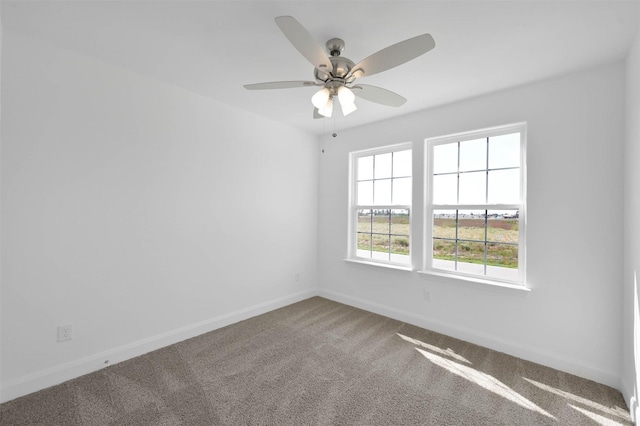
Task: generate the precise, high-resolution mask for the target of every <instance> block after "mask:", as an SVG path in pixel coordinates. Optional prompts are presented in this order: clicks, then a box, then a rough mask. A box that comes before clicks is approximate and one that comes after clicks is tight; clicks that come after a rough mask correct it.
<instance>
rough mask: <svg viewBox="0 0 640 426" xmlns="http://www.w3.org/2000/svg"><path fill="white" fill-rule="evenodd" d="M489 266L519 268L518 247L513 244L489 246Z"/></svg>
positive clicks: (492, 244)
mask: <svg viewBox="0 0 640 426" xmlns="http://www.w3.org/2000/svg"><path fill="white" fill-rule="evenodd" d="M487 265H490V266H501V267H504V268H518V246H517V245H511V244H496V243H489V244H487Z"/></svg>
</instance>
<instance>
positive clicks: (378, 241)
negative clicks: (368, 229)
mask: <svg viewBox="0 0 640 426" xmlns="http://www.w3.org/2000/svg"><path fill="white" fill-rule="evenodd" d="M372 238H373V253H372V255H371V257H372V258H374V259H380V260H389V242H390V237H389V234H387V235H381V234H373V235H372Z"/></svg>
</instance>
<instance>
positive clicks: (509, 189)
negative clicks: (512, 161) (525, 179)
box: [488, 169, 520, 204]
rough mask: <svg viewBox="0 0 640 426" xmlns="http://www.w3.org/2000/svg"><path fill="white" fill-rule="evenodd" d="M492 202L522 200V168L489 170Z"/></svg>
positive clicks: (507, 202)
mask: <svg viewBox="0 0 640 426" xmlns="http://www.w3.org/2000/svg"><path fill="white" fill-rule="evenodd" d="M488 179H489V199H488V202H489V203H490V204H516V203H519V202H520V169H508V170H493V171H490V172H489V177H488Z"/></svg>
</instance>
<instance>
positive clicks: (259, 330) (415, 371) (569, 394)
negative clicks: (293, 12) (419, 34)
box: [0, 297, 631, 426]
mask: <svg viewBox="0 0 640 426" xmlns="http://www.w3.org/2000/svg"><path fill="white" fill-rule="evenodd" d="M0 424H2V425H65V426H67V425H315V424H319V425H389V424H399V425H411V424H413V425H547V424H549V425H557V424H560V425H590V424H594V425H608V424H611V425H617V424H623V425H630V424H631V421H630V418H629V414H628V410H627V408H626V406H625V403H624V400H623V398H622V396H621V395H620V393H619V392H618V391H616V390H614V389H611V388H609V387H607V386H604V385H600V384H597V383H594V382H592V381H589V380H585V379H581V378H578V377H575V376H572V375H570V374H566V373H562V372H558V371H555V370H552V369H550V368H546V367H542V366H540V365H537V364H533V363H531V362H527V361H523V360H521V359H518V358H514V357H511V356H508V355H505V354H502V353H498V352H495V351H491V350H488V349H485V348H482V347H479V346H476V345H473V344H470V343H467V342H463V341H460V340H456V339H453V338H450V337H446V336H443V335H441V334H437V333H434V332H431V331H427V330H424V329H421V328H418V327H414V326H411V325H408V324H405V323H402V322H399V321H395V320H392V319H389V318H385V317H382V316H379V315H375V314H372V313H369V312H366V311H362V310H359V309H355V308H352V307H349V306H345V305H342V304H339V303H336V302H332V301H329V300H326V299H323V298H320V297H314V298H311V299H308V300H305V301H303V302H300V303H296V304H293V305H290V306H287V307H285V308H282V309H278V310H276V311H273V312H270V313H268V314H265V315H261V316H258V317H255V318H252V319H249V320H247V321H242V322H240V323H237V324H234V325H231V326H229V327H225V328H223V329H220V330H216V331H213V332H211V333H207V334H204V335H202V336H199V337H196V338H193V339H190V340H187V341H184V342H181V343H178V344H176V345H173V346H169V347H167V348H163V349H160V350H158V351H155V352H151V353H149V354H146V355H144V356H141V357H138V358H135V359H132V360H129V361H126V362H122V363H120V364H117V365H113V366H111V367H108V368H105V369H103V370H101V371H98V372H95V373H92V374H89V375H87V376H83V377H80V378H78V379H74V380H71V381H69V382H66V383H63V384H61V385H58V386H55V387H52V388H49V389H46V390H43V391H40V392H37V393H34V394H31V395H27V396H25V397H22V398H19V399H16V400H14V401H10V402H8V403H5V404H2V405H1V406H0Z"/></svg>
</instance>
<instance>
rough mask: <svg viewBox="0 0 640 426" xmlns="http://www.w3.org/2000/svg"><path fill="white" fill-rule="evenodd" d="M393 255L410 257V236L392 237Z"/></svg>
mask: <svg viewBox="0 0 640 426" xmlns="http://www.w3.org/2000/svg"><path fill="white" fill-rule="evenodd" d="M391 254H403V255H405V256H408V255H409V236H408V235H392V236H391Z"/></svg>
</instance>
